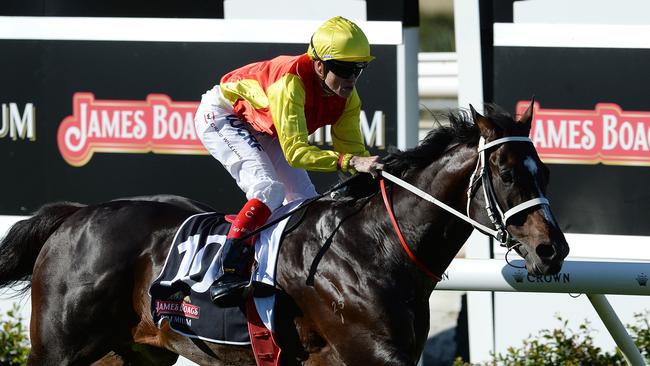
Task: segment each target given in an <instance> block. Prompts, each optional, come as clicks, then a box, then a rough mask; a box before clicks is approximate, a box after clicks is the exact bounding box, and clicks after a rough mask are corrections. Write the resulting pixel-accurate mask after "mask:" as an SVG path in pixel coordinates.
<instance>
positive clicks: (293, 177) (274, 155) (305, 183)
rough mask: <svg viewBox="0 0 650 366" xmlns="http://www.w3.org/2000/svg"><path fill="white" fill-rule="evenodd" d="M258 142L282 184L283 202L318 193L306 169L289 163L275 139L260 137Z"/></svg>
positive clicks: (309, 196)
mask: <svg viewBox="0 0 650 366" xmlns="http://www.w3.org/2000/svg"><path fill="white" fill-rule="evenodd" d="M260 142H261V143H262V146H264V150H265V151H266V153H267V155H268V156H269V159H271V163H272V164H273V167H274V168H275V172H276V174H277V177H278V180H279V181H280V182H282V184H283V185H284V194H285V203H289V202H292V201H295V200H300V199H306V198H311V197H314V196H316V195H317V194H318V193H317V192H316V188H315V187H314V184H313V183H312V182H311V179H310V178H309V174H307V171H306V170H305V169H301V168H294V167H292V166H290V165H289V163H288V162H287V159H286V158H285V157H284V153H283V152H282V148H281V147H280V144H279V143H278V142H277V140H274V141H271V142H270V143H267V141H266V139H260Z"/></svg>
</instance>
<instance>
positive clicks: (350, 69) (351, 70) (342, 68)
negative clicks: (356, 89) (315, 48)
mask: <svg viewBox="0 0 650 366" xmlns="http://www.w3.org/2000/svg"><path fill="white" fill-rule="evenodd" d="M325 65H327V69H328V70H330V71H331V72H333V73H334V74H335V75H336V76H338V77H340V78H343V79H349V78H351V77H352V76H354V77H355V78H357V77H359V75H361V72H363V69H365V68H366V66H368V63H367V62H345V61H337V60H328V61H325Z"/></svg>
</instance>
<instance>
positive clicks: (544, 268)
mask: <svg viewBox="0 0 650 366" xmlns="http://www.w3.org/2000/svg"><path fill="white" fill-rule="evenodd" d="M529 257H530V256H529ZM526 259H527V260H526V270H528V273H530V274H533V275H539V276H545V275H554V274H558V273H560V271H561V270H562V264H563V263H564V260H563V259H561V260H559V261H552V262H547V263H544V262H542V261H531V260H528V259H529V258H526Z"/></svg>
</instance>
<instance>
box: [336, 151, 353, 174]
mask: <svg viewBox="0 0 650 366" xmlns="http://www.w3.org/2000/svg"><path fill="white" fill-rule="evenodd" d="M352 157H353V155H352V154H344V153H340V154H339V159H338V161H337V162H336V166H337V167H338V168H339V170H341V171H342V172H344V173H355V170H354V168H352V167H351V166H350V160H351V159H352Z"/></svg>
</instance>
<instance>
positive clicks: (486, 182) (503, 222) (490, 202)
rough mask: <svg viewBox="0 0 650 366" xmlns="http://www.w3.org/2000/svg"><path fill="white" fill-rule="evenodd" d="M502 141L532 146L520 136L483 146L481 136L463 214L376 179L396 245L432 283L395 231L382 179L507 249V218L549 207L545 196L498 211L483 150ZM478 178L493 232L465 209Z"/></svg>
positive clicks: (411, 188) (418, 191)
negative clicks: (470, 226) (435, 206)
mask: <svg viewBox="0 0 650 366" xmlns="http://www.w3.org/2000/svg"><path fill="white" fill-rule="evenodd" d="M506 142H529V143H532V142H533V141H532V140H531V139H530V138H528V137H523V136H510V137H504V138H500V139H496V140H494V141H491V142H489V143H485V139H484V138H483V137H481V139H480V141H479V146H478V153H479V157H478V161H477V164H476V169H474V172H473V173H472V176H471V178H470V183H469V187H468V189H467V215H465V214H463V213H461V212H459V211H458V210H456V209H454V208H453V207H451V206H449V205H447V204H445V203H444V202H441V201H439V200H438V199H436V198H435V197H432V196H431V195H430V194H428V193H426V192H424V191H422V190H421V189H419V188H417V187H415V186H414V185H412V184H410V183H408V182H406V181H404V180H402V179H400V178H398V177H396V176H394V175H392V174H390V173H388V172H386V171H382V172H381V175H382V178H381V179H380V182H379V184H380V186H381V193H382V196H383V197H384V203H385V205H386V210H387V211H388V214H389V215H390V218H391V222H392V223H393V228H394V229H395V232H396V233H397V236H398V237H399V240H400V243H401V244H402V247H403V248H404V251H405V252H406V254H407V255H408V256H409V258H410V259H411V261H413V263H415V265H416V266H417V267H418V268H419V269H420V270H422V272H424V273H425V274H426V275H427V276H429V277H430V278H431V279H432V280H434V281H435V282H438V281H440V276H439V275H436V274H433V273H432V272H431V271H429V270H428V269H427V268H426V266H424V265H423V264H422V262H420V261H419V260H418V259H417V258H416V257H415V255H414V254H413V253H412V252H411V250H410V249H409V247H408V245H407V244H406V241H405V240H404V237H403V235H402V233H401V230H400V229H399V226H398V225H397V220H396V219H395V215H394V214H393V209H392V207H391V204H390V202H389V200H388V195H387V193H386V185H385V183H384V178H385V179H388V180H390V181H391V182H393V183H395V184H397V185H398V186H400V187H402V188H404V189H406V190H408V191H410V192H411V193H413V194H415V195H416V196H418V197H420V198H422V199H424V200H425V201H429V202H431V203H433V204H435V205H437V206H438V207H440V208H442V209H443V210H445V211H447V212H449V213H451V214H453V215H454V216H456V217H458V218H459V219H461V220H464V221H466V222H467V223H469V224H470V225H472V226H473V227H474V228H475V229H477V230H478V231H480V232H482V233H484V234H486V235H489V236H491V237H493V238H495V239H496V240H498V241H499V242H500V243H501V245H502V246H506V247H511V246H512V245H514V244H515V243H516V240H514V239H513V238H512V235H511V234H510V233H509V232H508V229H507V228H506V226H507V222H508V219H509V218H511V217H512V216H514V215H516V214H518V213H520V212H522V211H524V210H527V209H529V208H531V207H535V206H541V205H547V206H548V205H549V201H548V199H546V198H545V197H538V198H533V199H531V200H528V201H525V202H522V203H520V204H518V205H516V206H515V207H512V208H511V209H509V210H507V211H506V212H503V210H501V207H500V206H499V203H498V202H497V199H496V194H495V193H494V187H493V186H492V181H491V180H490V174H489V168H488V165H487V164H486V156H485V155H486V152H485V151H486V150H487V149H489V148H491V147H493V146H497V145H500V144H503V143H506ZM479 171H480V173H479V175H478V176H477V173H478V172H479ZM479 178H480V179H482V183H483V195H484V198H485V209H486V211H487V215H488V217H489V218H490V221H491V222H492V225H494V227H495V229H492V228H489V227H487V226H485V225H483V224H481V223H480V222H478V221H476V220H474V219H472V218H471V217H470V216H469V208H470V203H471V197H472V191H473V187H474V184H475V183H476V182H477V181H478V179H479ZM494 208H496V210H497V211H498V213H499V215H498V216H497V215H496V213H495V210H494Z"/></svg>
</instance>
